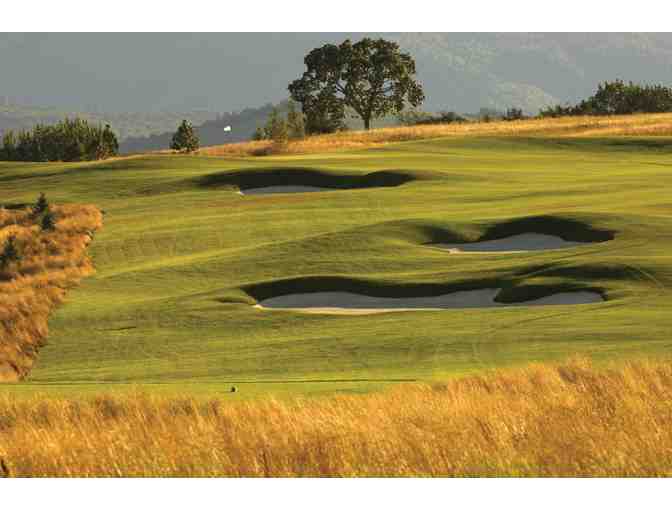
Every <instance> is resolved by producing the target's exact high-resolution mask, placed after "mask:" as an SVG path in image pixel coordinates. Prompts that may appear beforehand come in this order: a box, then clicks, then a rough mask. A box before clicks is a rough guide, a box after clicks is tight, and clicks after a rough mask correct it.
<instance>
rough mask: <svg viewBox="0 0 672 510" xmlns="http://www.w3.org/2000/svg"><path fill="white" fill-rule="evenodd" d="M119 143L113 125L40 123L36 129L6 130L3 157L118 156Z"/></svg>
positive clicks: (78, 158)
mask: <svg viewBox="0 0 672 510" xmlns="http://www.w3.org/2000/svg"><path fill="white" fill-rule="evenodd" d="M118 153H119V142H118V141H117V136H116V135H115V134H114V132H113V131H112V128H111V127H110V125H109V124H106V125H105V126H102V125H91V124H89V123H88V122H87V121H86V120H84V119H80V118H75V119H65V120H62V121H60V122H58V123H57V124H53V125H42V124H38V125H37V126H35V127H34V128H33V129H32V130H24V131H19V132H18V133H17V132H14V131H13V130H9V131H6V132H5V133H4V135H3V137H2V146H1V147H0V160H5V161H91V160H97V159H105V158H109V157H111V156H116V155H117V154H118Z"/></svg>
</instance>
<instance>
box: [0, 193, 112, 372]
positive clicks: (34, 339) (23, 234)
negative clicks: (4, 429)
mask: <svg viewBox="0 0 672 510" xmlns="http://www.w3.org/2000/svg"><path fill="white" fill-rule="evenodd" d="M51 211H52V212H53V214H54V216H55V219H56V226H55V229H54V230H53V231H42V230H41V228H40V226H39V224H38V218H36V217H35V215H33V214H32V212H31V210H30V209H22V210H7V209H2V208H0V248H1V247H2V246H4V244H5V241H6V239H7V238H8V237H10V236H14V237H15V239H16V244H17V246H18V248H19V253H20V255H21V260H20V261H18V262H13V263H11V264H10V265H9V266H7V267H6V268H4V269H0V382H2V381H14V380H18V379H21V378H23V377H25V375H26V374H27V373H28V372H29V370H30V368H31V367H32V365H33V362H34V361H35V357H36V355H37V351H38V349H39V348H40V347H41V346H42V345H43V344H44V342H45V339H46V337H47V332H48V328H47V320H48V317H49V314H50V313H51V311H52V310H53V309H54V308H55V307H56V306H58V305H59V304H60V303H62V302H63V299H64V297H65V293H66V291H67V289H69V288H70V287H72V286H73V285H76V284H77V283H78V282H79V280H80V279H81V278H83V277H84V276H87V275H90V274H91V273H93V271H94V269H93V265H92V263H91V260H90V259H89V257H88V256H87V255H86V248H87V246H88V244H89V243H90V241H91V239H92V236H93V233H94V231H95V230H97V229H99V228H100V227H101V226H102V214H101V213H100V211H99V210H98V209H97V208H96V207H94V206H92V205H61V206H52V207H51Z"/></svg>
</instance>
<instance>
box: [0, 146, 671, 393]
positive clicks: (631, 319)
mask: <svg viewBox="0 0 672 510" xmlns="http://www.w3.org/2000/svg"><path fill="white" fill-rule="evenodd" d="M670 166H672V145H670V142H669V140H668V139H665V138H659V139H648V140H647V139H628V138H619V139H608V138H604V139H586V138H584V139H571V138H562V139H556V140H551V139H540V138H527V139H526V138H499V139H497V138H489V139H488V138H466V139H465V138H451V139H442V140H433V141H420V142H408V143H404V144H399V145H389V146H386V147H382V148H378V149H374V150H369V151H362V152H350V153H342V152H340V153H330V154H326V155H325V154H323V155H304V156H277V157H269V158H263V159H240V160H230V159H229V160H227V159H217V158H207V157H179V156H148V157H143V158H135V159H128V160H123V159H122V160H118V161H114V162H106V163H95V164H67V165H66V164H63V165H59V164H34V165H33V164H31V165H16V164H13V165H9V164H0V196H1V197H2V200H3V201H6V202H27V201H32V200H33V199H34V198H35V197H36V195H37V194H38V192H40V191H44V192H46V193H47V195H48V197H49V198H50V200H51V201H53V202H84V203H95V204H97V205H99V206H100V207H101V208H102V209H103V210H105V212H106V215H105V225H104V228H103V229H102V230H101V231H100V233H99V234H98V235H97V236H96V240H95V242H94V243H93V244H92V246H91V253H92V256H93V259H94V263H95V264H96V267H97V270H98V272H97V274H96V275H95V276H94V277H92V278H89V279H87V280H86V281H84V282H83V284H82V286H81V287H80V288H79V289H77V290H75V291H73V292H72V293H71V294H70V295H69V298H68V302H67V304H66V305H65V306H64V307H62V308H61V309H59V310H58V311H57V312H56V313H55V314H54V315H53V317H52V319H51V321H50V328H51V334H50V338H49V345H48V346H47V347H46V348H44V349H43V350H42V351H41V356H40V359H39V360H38V363H37V366H36V368H35V369H34V370H33V372H32V375H31V377H30V379H29V381H28V382H26V383H22V384H19V385H13V386H12V387H11V389H5V388H4V387H3V388H2V390H3V391H13V392H18V393H22V392H24V391H29V392H34V391H35V390H39V391H49V392H55V393H66V394H67V393H70V392H83V391H96V390H100V389H102V388H103V387H104V388H105V389H117V388H128V387H129V384H130V385H134V384H143V385H144V384H148V385H149V384H151V387H152V388H160V389H162V390H165V391H168V392H184V391H190V392H197V391H198V392H210V391H214V390H221V389H224V388H228V387H229V386H230V384H231V383H232V382H234V381H235V382H236V384H237V385H238V386H239V388H241V390H242V391H240V392H239V393H237V394H236V397H237V398H238V397H245V396H251V395H257V394H260V393H261V394H265V393H268V392H273V393H287V392H288V393H315V392H331V391H335V390H347V391H365V390H368V389H371V388H377V387H380V386H382V385H384V384H385V383H386V381H391V380H397V379H435V378H445V377H446V376H448V375H452V374H457V373H467V372H472V371H475V370H479V369H482V368H484V367H495V366H504V365H510V364H518V363H522V362H526V361H529V360H551V359H559V358H564V357H566V356H568V355H570V354H574V353H588V354H590V355H591V356H593V357H594V358H595V359H597V360H601V359H607V358H617V357H627V356H631V355H633V354H647V355H653V356H661V355H667V354H668V353H669V351H670V346H671V345H672V343H671V342H672V340H670V338H669V331H670V328H671V327H672V317H671V316H670V314H669V307H670V305H671V304H672V296H670V295H669V292H668V290H667V287H668V283H669V281H670V279H672V265H671V264H670V262H671V261H670V257H669V249H670V245H671V244H672V238H671V237H670V234H669V232H671V227H672V201H671V200H670V199H669V197H667V196H666V195H665V194H664V190H666V189H669V187H670V185H671V184H672V174H671V173H670ZM289 167H301V168H304V169H305V168H308V169H315V170H320V171H326V172H329V171H331V172H354V173H362V174H365V173H371V172H375V171H380V170H395V171H402V172H406V173H411V174H414V175H416V176H417V177H419V179H418V180H415V181H412V182H409V183H406V184H404V185H402V186H399V187H385V188H364V189H356V190H343V191H334V192H329V193H313V194H301V195H284V196H282V195H276V196H247V197H241V196H240V195H238V194H236V193H233V192H232V191H231V189H230V188H227V187H226V186H212V185H208V184H207V183H211V182H213V181H214V182H217V181H218V180H217V179H214V180H213V179H212V177H210V178H209V179H204V178H203V176H205V175H208V174H213V173H217V172H229V171H241V170H245V169H259V168H268V169H269V170H270V169H273V168H289ZM427 177H429V178H427ZM224 180H225V179H224ZM549 214H551V215H554V216H557V217H561V218H567V219H574V220H579V221H581V222H583V223H585V224H587V225H588V226H589V227H592V228H595V229H604V230H612V231H615V232H616V239H615V240H613V241H610V242H608V243H605V244H596V245H592V246H587V247H581V248H577V249H571V250H565V251H561V252H546V253H531V254H523V255H520V254H518V255H489V256H483V257H471V256H450V255H448V254H446V253H445V252H442V251H439V250H436V249H433V248H430V247H426V246H422V243H426V242H429V241H431V240H433V239H434V238H435V237H436V236H437V235H438V236H452V237H461V238H465V239H467V238H469V239H475V238H478V237H479V235H481V234H483V233H484V232H486V231H487V229H488V227H491V226H492V225H497V224H498V223H501V222H506V221H509V220H510V219H512V218H518V217H524V216H532V215H549ZM437 232H438V234H437ZM309 275H321V276H327V275H332V276H341V277H346V276H347V277H355V278H358V279H366V280H368V281H369V282H373V283H370V285H372V286H374V287H375V286H376V285H381V284H384V283H387V284H390V283H391V282H397V283H411V282H412V283H420V282H433V283H437V282H438V283H443V284H447V285H449V284H451V283H453V282H456V281H464V280H468V281H469V280H475V279H482V278H488V279H493V280H496V281H499V282H502V284H503V285H504V286H505V287H507V288H508V289H509V292H512V293H513V295H514V297H515V294H516V293H518V294H521V293H524V292H525V289H526V288H527V287H526V286H529V285H542V284H552V285H569V286H577V285H578V286H592V287H596V288H599V289H600V290H602V291H603V292H605V293H606V295H607V297H608V301H607V302H606V303H603V304H597V305H582V306H574V307H538V308H530V309H527V308H524V307H517V308H510V309H486V310H465V311H460V310H450V311H439V312H409V313H390V314H380V315H375V316H320V315H302V314H295V313H289V312H282V311H263V312H262V311H259V310H256V309H254V308H252V307H251V306H249V305H250V304H253V303H254V299H253V298H252V297H251V296H250V295H248V294H247V293H245V292H244V291H243V288H244V287H246V286H248V285H251V284H255V283H261V282H269V281H273V280H280V279H284V278H293V277H302V276H309ZM521 289H522V290H521ZM330 380H338V381H339V382H321V381H330ZM243 381H247V382H249V384H245V383H241V382H243ZM282 381H305V382H295V383H291V384H289V383H282ZM101 383H105V385H104V386H102V385H101ZM261 383H264V384H261Z"/></svg>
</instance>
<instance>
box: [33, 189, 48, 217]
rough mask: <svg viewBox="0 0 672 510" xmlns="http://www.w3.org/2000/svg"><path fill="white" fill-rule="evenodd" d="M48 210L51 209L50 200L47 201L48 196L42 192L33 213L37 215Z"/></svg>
mask: <svg viewBox="0 0 672 510" xmlns="http://www.w3.org/2000/svg"><path fill="white" fill-rule="evenodd" d="M47 210H49V202H48V201H47V197H46V196H45V195H44V193H40V198H38V199H37V202H35V205H34V206H33V213H34V214H35V215H36V216H37V215H40V214H42V213H43V212H45V211H47Z"/></svg>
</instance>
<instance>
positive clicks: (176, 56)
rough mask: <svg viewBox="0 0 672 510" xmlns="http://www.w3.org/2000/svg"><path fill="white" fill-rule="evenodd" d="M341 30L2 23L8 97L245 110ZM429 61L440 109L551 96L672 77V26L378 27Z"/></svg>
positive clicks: (432, 101) (274, 92) (154, 108)
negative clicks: (603, 29)
mask: <svg viewBox="0 0 672 510" xmlns="http://www.w3.org/2000/svg"><path fill="white" fill-rule="evenodd" d="M363 35H365V34H338V33H261V34H259V33H233V34H232V33H226V34H210V33H199V34H189V33H179V34H165V33H164V34H104V33H102V34H100V33H99V34H16V33H13V34H0V65H1V68H2V72H1V76H2V80H0V99H2V100H4V97H5V96H8V97H9V100H10V101H18V102H20V103H24V104H33V105H46V106H50V107H55V108H59V109H66V110H67V109H72V110H77V111H83V110H85V111H99V112H158V111H188V110H195V109H203V110H209V111H218V112H225V111H236V110H240V109H242V108H245V107H250V106H258V105H261V104H264V103H267V102H277V101H280V100H282V99H284V98H286V96H287V92H286V91H287V84H288V82H290V81H291V80H292V79H294V78H296V77H298V76H299V75H300V74H301V72H302V70H303V57H304V56H305V54H306V53H307V52H308V51H310V49H312V48H314V47H316V46H320V45H322V44H326V43H328V42H340V41H342V40H343V39H345V38H346V37H350V38H352V39H359V38H361V37H362V36H363ZM366 35H369V36H374V37H375V36H380V35H383V36H384V37H386V38H389V39H394V40H396V41H398V42H399V43H400V45H401V47H402V49H404V50H405V51H409V52H410V53H411V54H412V55H414V57H415V58H416V61H417V67H418V78H419V80H420V81H421V82H422V83H423V84H424V86H425V90H426V93H427V98H428V99H427V102H426V104H425V108H426V109H428V110H439V109H446V110H455V111H459V112H466V111H475V110H478V108H480V107H494V108H499V109H504V108H506V107H509V106H517V107H523V108H524V109H526V110H527V111H529V112H531V113H535V112H536V111H537V110H538V109H539V107H542V106H545V105H548V104H552V103H557V102H566V101H573V100H576V99H578V98H581V97H584V96H586V95H588V94H589V93H590V92H592V90H593V89H594V88H595V86H596V84H597V82H598V81H601V80H610V79H614V78H622V79H624V80H635V81H655V82H663V83H667V84H668V85H669V84H670V83H671V82H672V34H614V33H612V34H609V33H607V34H604V33H600V34H561V33H553V34H529V33H509V34H493V33H487V34H467V33H458V34H446V33H443V34H432V33H407V34H366Z"/></svg>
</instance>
